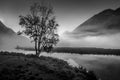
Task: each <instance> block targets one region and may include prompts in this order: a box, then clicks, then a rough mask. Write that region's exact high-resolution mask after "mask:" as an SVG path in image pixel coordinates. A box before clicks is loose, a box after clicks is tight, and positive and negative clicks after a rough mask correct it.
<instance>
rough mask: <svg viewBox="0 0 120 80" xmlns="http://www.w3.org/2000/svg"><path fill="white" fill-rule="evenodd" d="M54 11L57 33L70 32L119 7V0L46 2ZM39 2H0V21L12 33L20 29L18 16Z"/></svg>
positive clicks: (56, 0) (51, 0)
mask: <svg viewBox="0 0 120 80" xmlns="http://www.w3.org/2000/svg"><path fill="white" fill-rule="evenodd" d="M46 1H47V0H46ZM48 1H50V2H51V4H52V5H53V7H54V9H55V12H56V13H55V15H56V18H57V21H58V23H59V25H60V27H59V33H62V32H64V31H71V30H73V29H75V28H76V27H77V26H78V25H80V24H81V23H82V22H84V21H85V20H87V19H88V18H90V17H91V16H93V15H94V14H97V13H98V12H100V11H102V10H104V9H107V8H112V9H115V8H118V7H120V0H48ZM34 2H40V0H0V20H1V21H3V22H4V24H6V25H7V26H8V27H10V28H12V29H13V30H14V31H16V32H17V31H18V30H19V29H20V26H19V25H18V23H19V17H18V16H19V15H21V14H22V15H25V14H26V13H28V10H29V6H30V5H31V4H33V3H34Z"/></svg>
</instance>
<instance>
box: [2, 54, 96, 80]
mask: <svg viewBox="0 0 120 80" xmlns="http://www.w3.org/2000/svg"><path fill="white" fill-rule="evenodd" d="M0 80H97V78H96V76H95V74H94V73H93V72H92V71H87V70H86V69H85V68H83V67H80V68H75V67H72V66H69V65H68V63H67V62H65V61H63V60H60V59H56V58H51V57H43V56H41V57H36V56H34V55H24V54H22V53H13V52H11V53H9V52H0Z"/></svg>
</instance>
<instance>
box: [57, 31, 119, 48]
mask: <svg viewBox="0 0 120 80" xmlns="http://www.w3.org/2000/svg"><path fill="white" fill-rule="evenodd" d="M119 43H120V33H118V34H112V35H98V36H91V35H89V36H84V37H79V38H71V37H62V38H61V41H60V42H59V44H58V46H60V47H97V48H115V49H116V48H120V45H119Z"/></svg>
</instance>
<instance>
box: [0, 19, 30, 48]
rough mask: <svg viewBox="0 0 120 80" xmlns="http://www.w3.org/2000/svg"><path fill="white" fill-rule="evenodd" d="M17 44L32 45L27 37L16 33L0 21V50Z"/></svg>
mask: <svg viewBox="0 0 120 80" xmlns="http://www.w3.org/2000/svg"><path fill="white" fill-rule="evenodd" d="M17 46H23V47H25V46H29V47H30V46H32V44H31V42H30V40H29V39H27V38H26V37H24V36H19V35H17V34H16V33H15V32H14V31H13V30H12V29H10V28H8V27H6V26H5V25H4V24H3V23H2V22H1V21H0V50H8V49H14V48H15V47H17Z"/></svg>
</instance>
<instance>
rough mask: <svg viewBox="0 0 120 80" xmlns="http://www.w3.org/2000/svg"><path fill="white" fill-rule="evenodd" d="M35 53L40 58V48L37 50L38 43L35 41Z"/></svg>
mask: <svg viewBox="0 0 120 80" xmlns="http://www.w3.org/2000/svg"><path fill="white" fill-rule="evenodd" d="M35 52H36V56H38V57H39V53H38V48H37V41H35Z"/></svg>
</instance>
